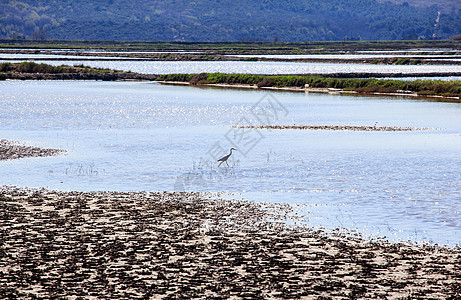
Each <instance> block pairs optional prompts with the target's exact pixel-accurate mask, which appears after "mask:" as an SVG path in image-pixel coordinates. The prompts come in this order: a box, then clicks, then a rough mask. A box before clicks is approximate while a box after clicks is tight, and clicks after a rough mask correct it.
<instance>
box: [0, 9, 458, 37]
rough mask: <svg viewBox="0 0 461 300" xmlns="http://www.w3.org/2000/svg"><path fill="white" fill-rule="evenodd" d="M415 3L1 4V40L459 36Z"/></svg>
mask: <svg viewBox="0 0 461 300" xmlns="http://www.w3.org/2000/svg"><path fill="white" fill-rule="evenodd" d="M392 1H400V0H392ZM415 1H416V0H413V1H412V0H407V2H403V3H402V4H396V3H391V2H388V1H384V2H378V1H376V0H213V1H212V0H137V1H128V0H98V1H92V0H59V1H58V0H22V1H16V0H3V1H2V2H1V3H0V38H13V39H17V38H33V39H65V40H75V39H80V40H121V41H123V40H133V41H135V40H138V41H139V40H147V41H149V40H151V41H152V40H156V41H239V40H240V41H274V40H279V41H312V40H318V41H325V40H354V39H363V40H398V39H403V38H412V39H416V38H427V39H428V38H450V37H451V36H453V35H457V34H461V13H460V11H459V9H458V10H457V9H455V8H453V9H452V10H450V11H442V12H441V14H440V15H439V13H438V12H439V11H441V9H439V8H438V7H437V6H418V7H416V6H413V5H410V2H412V3H413V2H415ZM443 1H447V2H450V1H455V2H458V1H459V0H440V2H443ZM419 2H425V3H429V1H428V0H419Z"/></svg>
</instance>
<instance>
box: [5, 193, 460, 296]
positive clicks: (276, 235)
mask: <svg viewBox="0 0 461 300" xmlns="http://www.w3.org/2000/svg"><path fill="white" fill-rule="evenodd" d="M290 218H295V214H293V208H292V207H291V206H290V205H288V204H263V203H253V202H246V201H237V200H226V199H222V197H220V196H219V195H216V194H214V195H210V194H205V193H186V192H130V193H123V192H57V191H50V190H46V189H24V188H15V187H3V188H1V189H0V294H1V295H2V296H3V297H12V298H33V297H45V298H53V297H59V298H60V297H68V298H77V297H80V296H81V297H84V298H87V297H96V298H134V299H136V298H149V297H151V298H163V297H165V298H172V297H173V298H207V297H217V298H222V297H225V298H228V297H232V296H236V297H248V298H307V299H320V298H322V297H328V298H331V297H333V298H335V299H349V298H381V299H383V298H402V297H404V298H406V297H409V298H421V299H422V298H424V299H459V298H460V297H461V251H460V249H459V248H458V249H448V248H444V247H439V246H434V245H432V246H429V245H411V244H404V243H389V242H386V241H384V240H366V239H364V238H361V237H351V236H344V235H343V234H340V233H339V231H336V233H335V231H333V232H326V231H322V230H317V229H313V228H309V227H301V226H296V227H295V226H288V225H286V224H287V223H286V222H285V221H286V220H287V219H290Z"/></svg>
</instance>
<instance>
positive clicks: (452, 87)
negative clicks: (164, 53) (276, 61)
mask: <svg viewBox="0 0 461 300" xmlns="http://www.w3.org/2000/svg"><path fill="white" fill-rule="evenodd" d="M157 80H158V81H180V82H189V83H190V84H192V85H203V84H230V85H255V86H257V87H259V88H263V87H278V88H285V87H297V88H304V87H307V85H308V87H309V88H323V89H328V88H332V89H340V90H344V91H355V92H359V93H404V94H417V95H419V96H443V97H458V99H459V97H460V96H461V81H460V80H452V81H443V80H414V81H402V80H381V79H356V78H330V77H327V76H322V75H255V74H225V73H201V74H168V75H161V76H160V77H159V78H158V79H157Z"/></svg>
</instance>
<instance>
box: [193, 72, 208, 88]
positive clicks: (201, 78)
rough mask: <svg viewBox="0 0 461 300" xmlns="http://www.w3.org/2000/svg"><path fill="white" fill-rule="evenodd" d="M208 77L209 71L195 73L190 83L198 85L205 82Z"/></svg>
mask: <svg viewBox="0 0 461 300" xmlns="http://www.w3.org/2000/svg"><path fill="white" fill-rule="evenodd" d="M207 78H208V73H200V74H197V75H194V76H193V77H192V78H191V79H190V80H189V83H190V84H192V85H197V84H200V83H203V82H204V81H205V80H206V79H207Z"/></svg>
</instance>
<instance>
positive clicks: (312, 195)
mask: <svg viewBox="0 0 461 300" xmlns="http://www.w3.org/2000/svg"><path fill="white" fill-rule="evenodd" d="M0 89H1V91H2V92H1V93H0V137H1V138H6V139H13V140H20V141H24V142H26V143H27V144H30V145H38V146H43V147H53V148H63V149H67V150H68V153H67V154H66V155H62V156H58V157H47V158H28V159H21V160H13V161H2V162H0V178H1V181H0V184H8V185H19V186H27V187H42V186H45V187H49V188H51V189H60V190H83V191H89V190H118V191H133V190H193V191H227V192H231V193H234V194H233V195H232V197H236V198H243V199H247V200H254V201H259V200H262V201H274V202H289V203H295V204H299V206H298V208H299V212H300V214H301V215H303V216H305V217H306V220H305V222H307V223H308V224H309V225H313V226H324V227H327V228H334V227H337V226H340V227H344V228H349V229H356V230H358V231H359V232H363V233H365V234H370V235H379V236H386V237H388V238H389V239H390V240H406V239H412V240H414V241H421V240H429V241H433V242H436V243H440V244H449V245H455V244H459V243H460V242H461V218H460V214H461V171H460V169H459V165H460V164H461V156H460V155H459V153H460V149H461V121H460V119H459V115H460V112H461V105H460V104H453V103H438V102H427V101H421V100H412V99H404V98H386V97H355V96H339V95H328V94H314V93H311V94H304V93H289V92H271V93H267V92H264V91H253V90H251V91H250V90H226V89H216V88H194V87H181V86H163V85H159V84H157V83H149V82H91V81H86V82H74V81H62V82H58V81H53V82H49V81H37V82H33V81H6V82H0ZM252 112H258V113H259V114H256V115H255V114H253V113H252ZM237 124H241V125H245V124H254V125H259V124H288V125H290V124H297V125H367V126H374V125H375V124H376V125H377V126H403V127H425V128H434V130H427V131H412V132H352V131H302V130H298V131H297V130H279V131H277V130H273V131H270V130H259V131H257V130H249V131H246V132H242V131H238V130H237V129H233V128H232V127H231V126H232V125H237ZM230 147H236V148H238V149H239V150H240V151H238V152H234V153H233V155H232V156H231V158H230V160H229V164H230V166H231V167H229V168H227V167H222V166H221V168H218V167H217V163H216V159H217V158H219V157H220V156H222V155H225V154H227V153H228V149H229V148H230Z"/></svg>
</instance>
